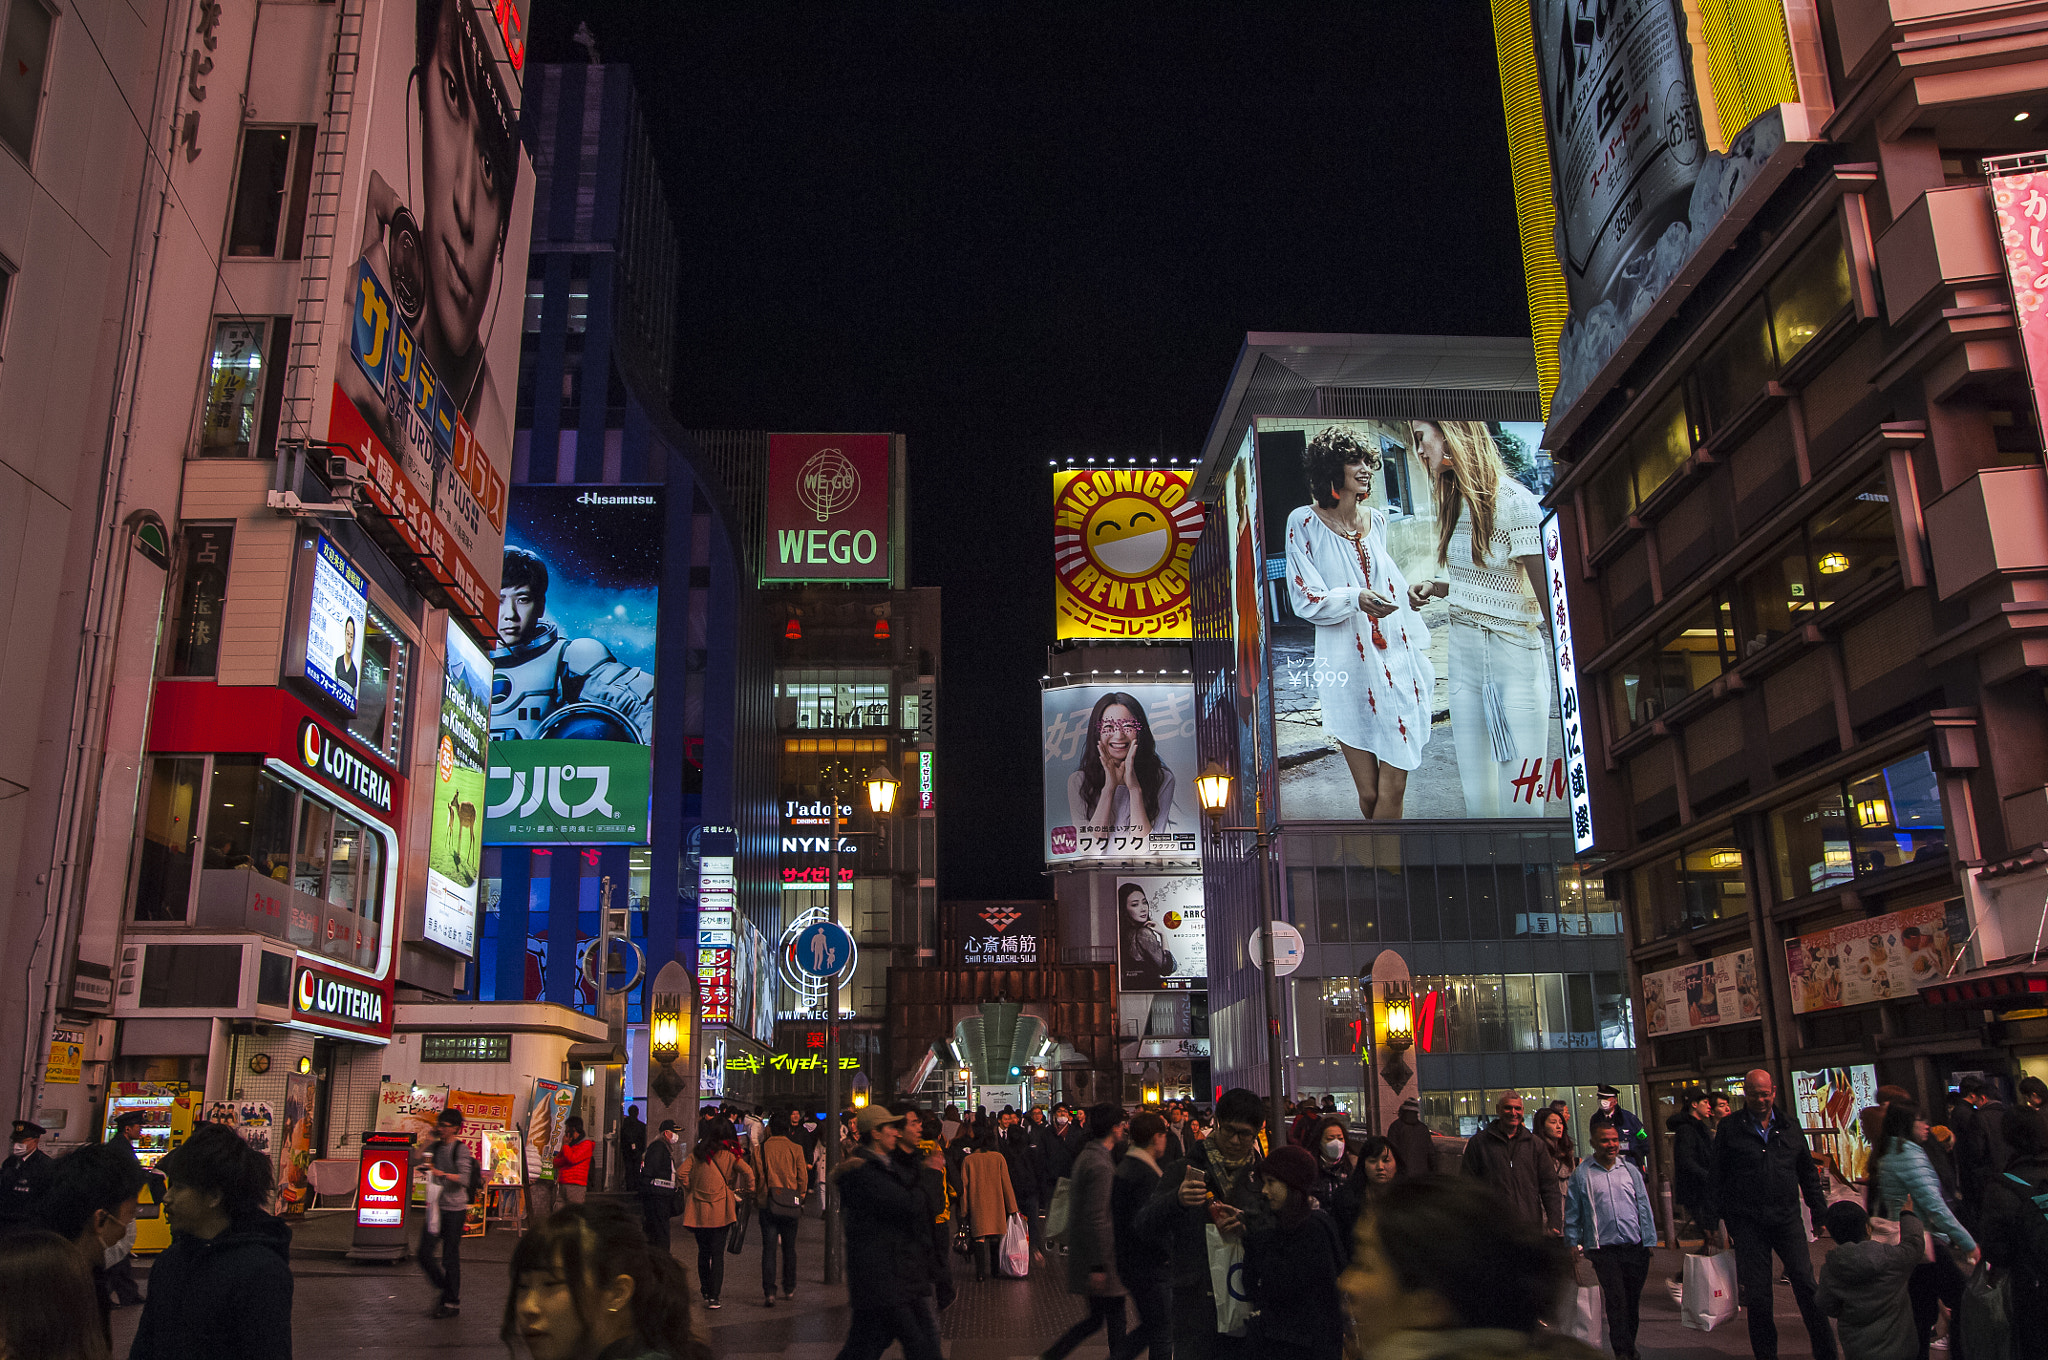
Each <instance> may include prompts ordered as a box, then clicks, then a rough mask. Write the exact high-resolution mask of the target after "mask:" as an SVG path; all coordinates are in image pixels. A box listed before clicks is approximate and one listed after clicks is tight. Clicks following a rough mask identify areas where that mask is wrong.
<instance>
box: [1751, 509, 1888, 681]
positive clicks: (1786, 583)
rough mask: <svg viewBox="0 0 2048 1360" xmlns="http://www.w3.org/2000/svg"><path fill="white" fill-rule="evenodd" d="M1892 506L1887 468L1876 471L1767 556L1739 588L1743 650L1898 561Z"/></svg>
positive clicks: (1763, 641) (1775, 637)
mask: <svg viewBox="0 0 2048 1360" xmlns="http://www.w3.org/2000/svg"><path fill="white" fill-rule="evenodd" d="M1891 506H1892V500H1891V495H1890V493H1889V492H1888V491H1886V489H1885V481H1884V477H1883V475H1882V474H1879V475H1875V476H1872V477H1870V478H1868V479H1867V480H1865V481H1864V482H1863V483H1861V484H1860V485H1859V486H1857V487H1856V488H1855V490H1853V491H1851V492H1849V493H1848V494H1847V495H1845V496H1843V497H1842V498H1841V499H1840V500H1837V501H1835V502H1834V503H1833V504H1831V505H1829V506H1827V507H1826V508H1825V509H1823V510H1822V511H1821V512H1820V513H1819V514H1817V515H1815V516H1814V517H1813V518H1812V519H1810V520H1808V521H1807V522H1806V524H1805V526H1804V527H1803V528H1802V529H1801V530H1800V532H1799V533H1798V534H1797V535H1795V536H1794V537H1792V538H1789V539H1787V540H1786V541H1785V542H1783V543H1781V544H1779V545H1778V546H1777V547H1776V548H1775V549H1773V550H1772V551H1771V552H1769V553H1766V554H1765V555H1764V560H1763V563H1762V565H1761V566H1758V567H1756V568H1754V569H1752V570H1751V571H1750V573H1749V574H1748V575H1747V576H1744V577H1743V578H1742V580H1741V582H1740V583H1739V585H1738V586H1737V589H1736V593H1737V595H1738V596H1739V597H1740V598H1741V600H1742V605H1743V609H1742V612H1743V614H1744V616H1745V618H1746V622H1745V623H1744V624H1743V630H1744V635H1745V636H1744V640H1743V643H1742V647H1741V650H1742V654H1743V655H1744V656H1750V655H1752V654H1754V653H1756V652H1758V651H1761V650H1762V649H1763V648H1765V647H1767V646H1769V645H1770V644H1771V643H1773V642H1775V641H1777V640H1778V638H1780V637H1782V636H1784V634H1785V633H1787V632H1789V631H1790V630H1791V629H1792V628H1794V627H1795V626H1797V625H1798V624H1801V623H1805V622H1808V621H1809V620H1811V619H1813V618H1815V617H1817V616H1818V615H1819V614H1820V612H1821V611H1822V610H1824V609H1827V608H1828V607H1829V606H1830V605H1832V604H1834V603H1835V601H1837V600H1840V599H1844V598H1846V597H1847V596H1848V595H1850V594H1851V593H1853V592H1854V591H1856V590H1858V589H1860V588H1861V587H1862V586H1864V585H1866V584H1868V583H1869V582H1870V581H1872V580H1875V579H1876V578H1877V577H1878V576H1881V575H1883V574H1884V573H1885V572H1887V571H1890V570H1891V569H1892V568H1893V567H1895V566H1897V565H1898V561H1899V545H1898V539H1897V537H1896V536H1895V535H1894V533H1893V530H1892V509H1891Z"/></svg>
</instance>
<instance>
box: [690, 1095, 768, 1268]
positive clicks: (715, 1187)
mask: <svg viewBox="0 0 2048 1360" xmlns="http://www.w3.org/2000/svg"><path fill="white" fill-rule="evenodd" d="M676 1183H677V1185H678V1186H680V1187H681V1188H682V1189H683V1190H684V1191H685V1192H686V1193H685V1197H684V1200H683V1226H684V1227H685V1228H688V1229H689V1230H690V1234H691V1236H693V1237H695V1238H696V1239H697V1283H698V1285H699V1286H700V1287H701V1288H702V1289H703V1291H704V1306H705V1307H706V1308H717V1307H719V1306H720V1304H719V1302H718V1296H719V1294H720V1293H721V1292H723V1289H724V1286H725V1239H726V1236H727V1234H729V1233H731V1231H732V1225H733V1224H734V1223H736V1222H738V1221H739V1216H740V1207H741V1206H740V1201H741V1200H743V1199H745V1198H746V1197H748V1196H750V1195H752V1194H753V1192H754V1173H753V1171H752V1170H751V1169H750V1168H749V1167H748V1166H747V1163H746V1159H745V1158H743V1157H741V1156H740V1154H739V1149H738V1147H737V1145H736V1140H735V1139H734V1137H733V1131H732V1125H730V1124H728V1123H726V1122H725V1121H724V1120H723V1119H714V1120H712V1121H711V1123H710V1124H709V1125H707V1126H706V1127H705V1130H704V1134H703V1136H702V1137H700V1138H699V1139H698V1140H697V1146H696V1147H694V1148H692V1149H691V1150H690V1156H689V1158H688V1160H686V1161H685V1162H684V1163H683V1165H682V1167H681V1169H680V1170H678V1171H677V1172H676Z"/></svg>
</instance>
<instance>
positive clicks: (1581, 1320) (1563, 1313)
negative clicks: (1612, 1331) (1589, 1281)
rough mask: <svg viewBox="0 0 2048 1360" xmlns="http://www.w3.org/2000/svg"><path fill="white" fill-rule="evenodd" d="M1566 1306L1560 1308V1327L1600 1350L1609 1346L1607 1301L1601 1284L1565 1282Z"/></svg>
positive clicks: (1570, 1335)
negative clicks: (1601, 1291) (1602, 1292)
mask: <svg viewBox="0 0 2048 1360" xmlns="http://www.w3.org/2000/svg"><path fill="white" fill-rule="evenodd" d="M1562 1302H1563V1305H1564V1306H1563V1307H1562V1308H1560V1309H1559V1310H1558V1313H1559V1320H1560V1323H1561V1325H1560V1327H1559V1330H1560V1331H1562V1332H1563V1333H1564V1334H1565V1335H1566V1336H1568V1337H1570V1338H1572V1340H1574V1341H1583V1342H1585V1343H1586V1344H1587V1345H1588V1346H1591V1347H1592V1348H1593V1349H1594V1350H1596V1351H1604V1350H1606V1349H1607V1303H1606V1299H1605V1297H1604V1296H1603V1295H1602V1294H1601V1293H1600V1286H1599V1285H1597V1284H1595V1285H1583V1284H1579V1283H1578V1282H1577V1281H1573V1282H1571V1283H1568V1284H1566V1285H1565V1298H1564V1299H1563V1301H1562Z"/></svg>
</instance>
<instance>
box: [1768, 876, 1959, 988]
mask: <svg viewBox="0 0 2048 1360" xmlns="http://www.w3.org/2000/svg"><path fill="white" fill-rule="evenodd" d="M1968 938H1969V926H1968V924H1967V922H1966V921H1965V920H1964V917H1963V903H1962V899H1961V898H1955V899H1952V900H1950V901H1947V902H1930V903H1927V904H1926V905H1925V906H1919V907H1908V908H1907V909H1906V910H1904V911H1894V912H1889V913H1887V914H1885V915H1883V916H1873V917H1871V918H1870V919H1869V920H1867V921H1852V922H1850V923H1849V924H1848V925H1842V926H1836V927H1835V928H1834V929H1832V930H1821V931H1815V932H1814V933H1813V934H1811V935H1801V936H1800V937H1799V938H1798V939H1796V940H1787V941H1786V942H1785V971H1786V973H1787V975H1788V976H1789V977H1790V978H1791V982H1792V1009H1793V1010H1794V1011H1796V1012H1798V1013H1799V1014H1802V1015H1804V1014H1806V1013H1807V1012H1809V1011H1831V1010H1836V1009H1839V1008H1840V1007H1843V1006H1860V1005H1862V1004H1863V1003H1865V1002H1868V1001H1889V1000H1894V999H1897V998H1900V997H1909V996H1913V995H1915V994H1916V993H1918V992H1919V990H1920V989H1921V988H1922V987H1925V986H1928V985H1929V984H1930V983H1934V982H1939V981H1940V980H1941V979H1942V978H1944V977H1946V976H1948V974H1949V972H1950V970H1951V968H1953V966H1954V964H1955V961H1956V953H1957V951H1958V950H1959V949H1960V948H1961V945H1962V942H1963V941H1965V940H1967V939H1968Z"/></svg>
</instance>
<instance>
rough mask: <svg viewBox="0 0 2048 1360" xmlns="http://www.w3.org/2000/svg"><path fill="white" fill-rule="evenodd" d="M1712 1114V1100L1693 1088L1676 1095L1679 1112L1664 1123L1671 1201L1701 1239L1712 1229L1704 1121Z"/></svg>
mask: <svg viewBox="0 0 2048 1360" xmlns="http://www.w3.org/2000/svg"><path fill="white" fill-rule="evenodd" d="M1713 1110H1714V1098H1713V1097H1712V1096H1711V1095H1709V1094H1708V1093H1707V1092H1706V1091H1705V1090H1703V1089H1702V1088H1700V1087H1698V1086H1693V1087H1689V1088H1687V1089H1686V1090H1684V1091H1681V1092H1679V1095H1678V1109H1677V1111H1676V1112H1675V1113H1673V1114H1672V1116H1671V1118H1670V1119H1669V1120H1667V1121H1666V1122H1665V1127H1666V1128H1668V1129H1669V1130H1671V1198H1673V1199H1675V1200H1677V1201H1678V1203H1679V1206H1680V1208H1682V1209H1683V1210H1684V1212H1685V1214H1686V1216H1687V1217H1688V1218H1690V1219H1691V1220H1692V1222H1693V1226H1694V1228H1695V1229H1696V1230H1697V1231H1698V1232H1699V1234H1700V1236H1701V1237H1702V1238H1704V1237H1706V1236H1707V1235H1708V1234H1709V1233H1711V1232H1712V1231H1713V1228H1714V1215H1713V1213H1712V1211H1710V1210H1709V1209H1708V1208H1707V1176H1708V1172H1709V1171H1710V1170H1711V1168H1712V1162H1713V1135H1712V1134H1710V1133H1708V1132H1707V1117H1708V1116H1709V1115H1711V1114H1712V1113H1713ZM1704 1245H1705V1244H1704V1243H1702V1246H1704Z"/></svg>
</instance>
